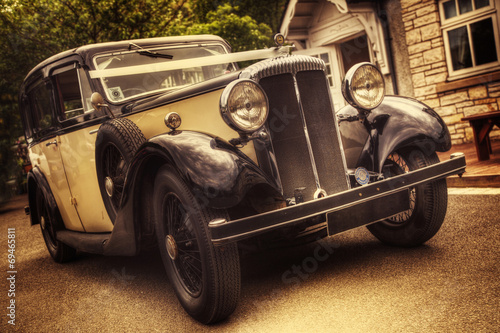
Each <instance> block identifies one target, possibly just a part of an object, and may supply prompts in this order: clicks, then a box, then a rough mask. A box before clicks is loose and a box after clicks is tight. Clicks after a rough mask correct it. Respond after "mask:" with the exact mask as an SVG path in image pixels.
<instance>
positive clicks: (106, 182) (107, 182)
mask: <svg viewBox="0 0 500 333" xmlns="http://www.w3.org/2000/svg"><path fill="white" fill-rule="evenodd" d="M104 187H105V188H106V193H107V194H108V196H109V197H110V198H111V197H113V190H114V187H115V185H114V184H113V180H112V179H111V177H106V179H105V180H104Z"/></svg>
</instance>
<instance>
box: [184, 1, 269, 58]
mask: <svg viewBox="0 0 500 333" xmlns="http://www.w3.org/2000/svg"><path fill="white" fill-rule="evenodd" d="M237 10H238V8H237V7H236V8H233V7H232V6H231V5H229V4H225V5H222V6H219V7H218V8H217V10H215V11H210V12H208V13H207V15H206V22H207V23H195V24H193V25H192V26H190V27H187V28H186V30H185V32H184V33H185V34H193V35H199V34H213V35H218V36H220V37H222V38H224V39H226V40H227V41H228V42H229V44H231V46H232V48H233V51H236V52H237V51H244V50H255V49H259V48H265V47H269V46H271V44H272V41H271V35H272V31H271V28H269V26H267V25H266V24H264V23H257V22H256V21H255V20H254V19H253V18H251V17H250V16H248V15H245V16H243V17H240V16H238V15H237V14H236V13H235V12H236V11H237Z"/></svg>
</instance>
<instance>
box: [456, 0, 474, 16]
mask: <svg viewBox="0 0 500 333" xmlns="http://www.w3.org/2000/svg"><path fill="white" fill-rule="evenodd" d="M458 7H459V8H460V14H465V13H468V12H470V11H472V1H471V0H458Z"/></svg>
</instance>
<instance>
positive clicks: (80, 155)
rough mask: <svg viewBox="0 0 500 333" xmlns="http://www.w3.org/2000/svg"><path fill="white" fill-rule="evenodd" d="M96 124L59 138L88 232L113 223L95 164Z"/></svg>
mask: <svg viewBox="0 0 500 333" xmlns="http://www.w3.org/2000/svg"><path fill="white" fill-rule="evenodd" d="M97 129H99V125H96V126H92V127H87V128H83V129H81V130H78V131H74V132H69V133H67V134H65V135H63V136H61V137H60V140H61V143H60V145H59V146H60V150H61V156H62V159H63V163H64V168H65V170H66V177H67V180H68V183H69V187H70V188H71V192H72V194H73V198H74V203H75V208H76V209H77V211H78V214H79V216H80V218H81V220H82V221H83V222H82V223H83V225H84V227H85V230H86V231H87V232H109V231H111V230H112V229H113V224H112V223H111V220H110V219H109V216H108V214H107V212H106V208H105V207H104V203H103V201H102V198H101V192H100V190H99V183H98V182H97V174H96V164H95V140H96V134H95V133H93V134H91V132H92V131H93V130H97Z"/></svg>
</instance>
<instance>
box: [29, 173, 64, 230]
mask: <svg viewBox="0 0 500 333" xmlns="http://www.w3.org/2000/svg"><path fill="white" fill-rule="evenodd" d="M27 183H28V205H29V207H30V222H31V225H32V226H33V225H35V224H40V221H39V220H38V214H37V210H38V207H37V203H36V196H37V191H38V190H40V191H42V193H43V195H44V196H45V199H46V201H47V204H48V206H49V210H50V213H51V214H52V216H56V217H58V216H59V211H58V207H57V203H56V199H55V198H54V195H53V194H52V191H51V190H50V186H49V183H48V182H47V179H46V178H45V175H44V174H43V173H42V172H41V171H40V169H39V168H38V167H35V168H33V169H32V170H31V171H30V172H29V173H28V176H27ZM58 223H61V221H58Z"/></svg>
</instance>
